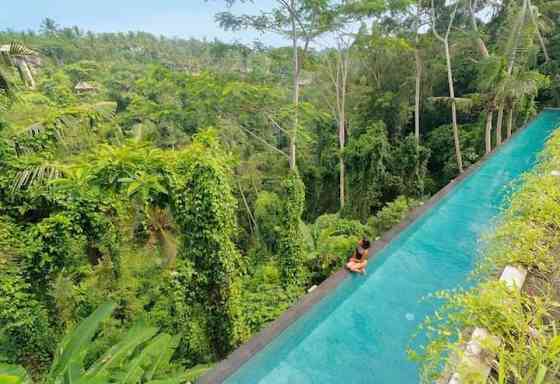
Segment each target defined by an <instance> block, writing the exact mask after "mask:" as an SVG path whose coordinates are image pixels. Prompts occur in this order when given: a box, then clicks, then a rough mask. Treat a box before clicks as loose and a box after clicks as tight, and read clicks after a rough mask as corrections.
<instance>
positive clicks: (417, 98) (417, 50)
mask: <svg viewBox="0 0 560 384" xmlns="http://www.w3.org/2000/svg"><path fill="white" fill-rule="evenodd" d="M420 5H421V4H420V0H418V2H417V4H416V26H415V27H416V41H415V43H416V46H415V47H414V60H415V62H416V91H415V96H414V137H415V138H416V145H417V146H418V144H420V97H421V92H422V71H423V63H422V56H421V55H420V32H419V28H420V27H419V26H420V18H421V11H420V10H421V6H420Z"/></svg>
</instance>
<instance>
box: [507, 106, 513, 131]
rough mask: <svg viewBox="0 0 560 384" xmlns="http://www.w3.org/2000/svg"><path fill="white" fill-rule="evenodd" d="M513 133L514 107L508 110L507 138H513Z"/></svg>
mask: <svg viewBox="0 0 560 384" xmlns="http://www.w3.org/2000/svg"><path fill="white" fill-rule="evenodd" d="M512 132H513V106H512V107H511V108H509V109H508V123H507V137H508V139H509V138H510V137H511V133H512Z"/></svg>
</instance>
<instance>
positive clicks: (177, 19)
mask: <svg viewBox="0 0 560 384" xmlns="http://www.w3.org/2000/svg"><path fill="white" fill-rule="evenodd" d="M274 3H275V0H254V2H253V3H252V4H237V5H234V6H233V8H232V9H231V10H232V12H233V13H236V14H241V13H258V12H259V11H260V10H265V11H266V10H269V9H271V7H272V6H273V5H274ZM226 9H227V7H226V5H225V1H224V0H208V1H204V0H19V1H18V0H0V30H5V29H8V28H9V29H13V30H28V29H35V30H36V29H38V28H39V26H40V24H41V20H43V19H44V18H45V17H50V18H52V19H54V20H55V21H56V22H57V23H58V24H59V25H61V26H63V27H70V26H74V25H77V26H78V27H80V28H81V29H84V30H91V31H94V32H127V31H145V32H151V33H154V34H156V35H164V36H167V37H182V38H190V37H194V38H198V39H202V38H207V39H210V40H213V39H214V38H218V39H220V40H222V41H224V42H228V43H229V42H236V41H238V42H242V43H246V44H249V43H251V42H253V41H254V40H256V39H258V40H259V41H261V42H263V43H265V44H267V45H274V46H278V45H283V44H285V41H284V40H283V39H282V38H280V37H278V36H275V35H273V34H266V35H261V34H260V33H257V32H254V31H243V32H226V31H223V30H222V29H220V27H219V26H218V25H217V24H216V22H215V21H214V15H215V14H216V13H218V12H221V11H224V10H226Z"/></svg>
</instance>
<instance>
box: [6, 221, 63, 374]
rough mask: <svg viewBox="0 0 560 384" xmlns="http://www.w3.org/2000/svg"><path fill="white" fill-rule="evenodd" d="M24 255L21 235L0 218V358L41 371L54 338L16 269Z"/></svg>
mask: <svg viewBox="0 0 560 384" xmlns="http://www.w3.org/2000/svg"><path fill="white" fill-rule="evenodd" d="M27 252H28V250H27V249H26V246H25V244H24V242H23V241H22V240H21V234H20V233H19V231H18V230H17V228H16V227H15V226H14V225H13V224H10V223H9V221H8V220H7V219H6V218H4V217H1V218H0V274H1V276H2V279H1V282H0V358H1V357H2V356H3V357H4V358H6V359H7V361H8V362H10V363H18V364H24V365H25V366H27V367H32V368H33V369H34V370H35V371H39V372H40V371H42V370H43V369H44V368H45V366H46V364H47V363H48V362H49V361H50V358H51V356H52V353H53V352H54V347H55V335H54V333H53V331H52V330H51V327H50V325H49V318H48V312H47V310H46V308H45V307H44V306H43V304H42V303H41V302H39V301H38V300H37V299H36V297H35V296H34V295H33V294H32V293H31V287H30V285H29V283H28V282H27V281H26V279H25V278H24V277H23V273H22V271H21V269H20V265H21V259H22V257H24V256H25V254H26V253H27Z"/></svg>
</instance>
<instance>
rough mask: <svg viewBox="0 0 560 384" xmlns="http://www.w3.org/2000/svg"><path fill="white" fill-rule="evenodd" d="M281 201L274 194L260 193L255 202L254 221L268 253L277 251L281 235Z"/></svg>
mask: <svg viewBox="0 0 560 384" xmlns="http://www.w3.org/2000/svg"><path fill="white" fill-rule="evenodd" d="M281 215H282V203H281V199H280V198H279V197H278V195H277V194H276V193H274V192H268V191H261V192H259V194H258V195H257V200H256V202H255V219H256V220H257V224H258V227H259V237H260V239H261V240H262V241H263V242H264V245H265V246H266V248H267V249H268V251H269V252H270V253H276V252H277V251H278V238H279V237H280V233H281Z"/></svg>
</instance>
